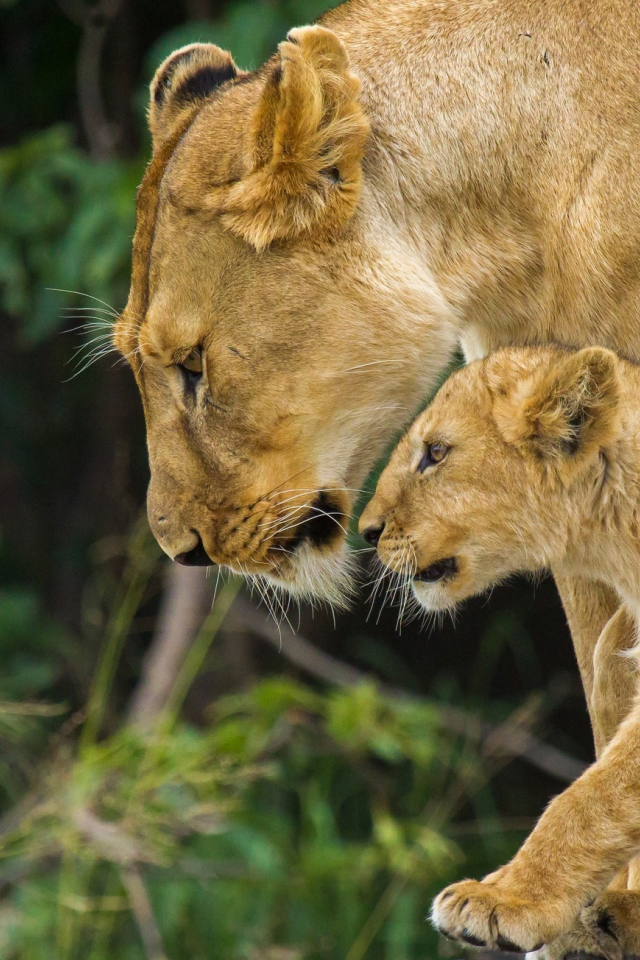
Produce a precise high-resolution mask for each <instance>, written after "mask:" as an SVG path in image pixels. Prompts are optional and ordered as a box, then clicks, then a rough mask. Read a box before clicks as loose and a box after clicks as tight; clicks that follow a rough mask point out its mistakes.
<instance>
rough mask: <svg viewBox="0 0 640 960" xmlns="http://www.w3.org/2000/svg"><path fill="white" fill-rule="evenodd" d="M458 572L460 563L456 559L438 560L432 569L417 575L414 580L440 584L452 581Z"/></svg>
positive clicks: (429, 568)
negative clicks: (441, 581)
mask: <svg viewBox="0 0 640 960" xmlns="http://www.w3.org/2000/svg"><path fill="white" fill-rule="evenodd" d="M457 572H458V561H457V560H456V558H455V557H447V558H446V559H445V560H436V562H435V563H432V564H431V566H430V567H427V568H426V569H425V570H420V572H419V573H416V575H415V577H414V578H413V579H414V580H416V581H418V583H438V581H439V580H450V579H451V578H452V577H454V576H455V575H456V573H457Z"/></svg>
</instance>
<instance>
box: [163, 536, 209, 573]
mask: <svg viewBox="0 0 640 960" xmlns="http://www.w3.org/2000/svg"><path fill="white" fill-rule="evenodd" d="M173 559H174V560H175V562H176V563H182V564H184V566H185V567H211V566H213V560H212V559H211V557H210V556H209V554H208V553H207V551H206V550H205V548H204V546H203V544H202V540H201V539H200V536H199V535H198V542H197V544H196V545H195V547H193V548H192V549H191V550H187V551H186V552H185V553H179V554H177V555H176V556H175V557H174V558H173Z"/></svg>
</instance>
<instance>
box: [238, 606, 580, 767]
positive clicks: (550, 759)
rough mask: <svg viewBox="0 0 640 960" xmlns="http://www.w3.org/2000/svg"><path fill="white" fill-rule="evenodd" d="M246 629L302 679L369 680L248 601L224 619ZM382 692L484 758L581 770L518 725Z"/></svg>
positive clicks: (393, 690)
mask: <svg viewBox="0 0 640 960" xmlns="http://www.w3.org/2000/svg"><path fill="white" fill-rule="evenodd" d="M234 628H235V629H236V630H242V629H247V628H248V629H250V630H251V632H252V633H254V634H255V635H256V636H257V637H259V638H260V639H261V640H263V641H264V642H266V643H268V644H270V645H271V646H272V647H275V649H276V650H277V651H278V652H279V653H281V654H282V655H283V656H285V657H286V658H287V660H289V661H290V662H291V663H293V664H295V665H296V666H297V667H299V668H300V669H301V670H304V671H305V672H306V673H309V674H311V675H312V676H314V677H317V678H318V679H320V680H324V681H326V682H327V683H333V684H335V685H336V686H339V687H352V686H354V685H355V684H357V683H362V682H363V681H364V680H370V679H371V677H370V676H369V675H368V674H366V673H363V672H362V671H361V670H358V669H357V668H356V667H352V666H350V665H349V664H346V663H343V662H342V661H340V660H337V659H336V658H335V657H332V656H331V655H330V654H328V653H325V652H324V651H323V650H319V649H318V648H317V647H316V646H314V645H313V644H312V643H310V642H309V641H308V640H306V639H305V638H304V637H302V636H300V634H296V633H293V632H292V631H291V630H290V629H289V628H287V627H284V626H282V627H280V628H278V627H277V626H276V625H275V624H273V623H271V622H270V621H267V620H265V619H264V613H263V612H261V611H260V610H257V609H255V608H254V607H252V606H251V605H250V604H249V603H248V602H247V601H246V600H242V599H239V600H238V601H237V602H236V604H235V607H234V609H233V610H232V611H231V613H230V614H229V617H228V618H227V621H226V624H225V629H227V630H231V629H234ZM376 682H377V684H378V687H379V688H380V690H381V691H382V692H383V693H384V694H385V695H386V696H388V697H391V698H393V699H401V700H417V701H419V702H422V703H425V702H429V703H430V704H431V705H433V707H434V709H436V710H437V711H438V714H439V715H440V717H441V719H442V722H443V724H444V725H445V726H446V727H447V728H448V729H449V730H451V731H452V732H453V733H456V734H460V735H462V736H465V737H469V738H470V739H472V740H476V741H477V742H478V743H481V744H483V748H484V750H485V751H486V752H491V753H496V752H498V751H500V752H503V753H505V754H507V755H511V756H513V757H516V756H520V757H522V758H523V759H525V760H527V761H528V762H529V763H530V764H531V765H532V766H534V767H537V769H538V770H542V771H543V772H544V773H546V774H549V775H550V776H552V777H555V778H556V779H558V780H562V781H565V782H572V781H573V780H575V779H576V777H579V776H580V774H581V773H582V772H583V771H584V770H585V766H586V765H585V764H584V763H582V761H581V760H578V759H576V758H575V757H572V756H570V755H569V754H567V753H564V751H562V750H558V749H557V747H554V746H552V745H551V744H548V743H544V742H543V741H542V740H539V739H538V738H537V737H536V736H534V735H533V734H532V733H531V732H530V730H528V729H526V727H525V726H523V723H522V722H520V721H515V722H514V723H507V724H502V725H500V726H499V727H495V726H494V725H493V724H491V723H488V722H487V721H486V720H483V719H482V718H481V717H479V716H477V715H476V714H471V713H468V712H467V711H465V710H461V709H460V708H459V707H452V706H451V705H450V704H446V703H440V702H438V701H436V700H433V701H425V700H424V699H423V698H420V697H417V696H415V695H413V694H411V693H408V692H407V691H406V690H402V689H400V688H398V687H394V686H391V685H389V684H385V683H380V682H379V681H376Z"/></svg>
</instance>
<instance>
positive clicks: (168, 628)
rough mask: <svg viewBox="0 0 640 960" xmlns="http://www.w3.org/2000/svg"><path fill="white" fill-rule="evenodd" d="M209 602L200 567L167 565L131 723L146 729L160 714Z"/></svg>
mask: <svg viewBox="0 0 640 960" xmlns="http://www.w3.org/2000/svg"><path fill="white" fill-rule="evenodd" d="M212 598H213V591H212V588H211V584H210V582H209V580H208V579H207V577H206V575H205V571H204V568H203V567H183V566H181V564H179V563H171V562H168V563H167V567H166V573H165V584H164V591H163V595H162V603H161V605H160V610H159V612H158V618H157V621H156V630H155V634H154V636H153V639H152V641H151V646H150V647H149V650H148V652H147V655H146V657H145V659H144V662H143V664H142V674H141V678H140V682H139V684H138V686H137V687H136V690H135V691H134V694H133V697H132V698H131V703H130V706H129V722H130V723H132V724H134V725H135V726H137V727H140V728H142V729H149V728H150V727H151V726H152V725H153V722H154V720H155V719H156V718H157V717H158V715H159V714H160V713H161V711H162V709H163V708H164V706H165V704H166V702H167V697H168V696H169V692H170V691H171V688H172V686H173V683H174V680H175V678H176V677H177V676H178V673H179V672H180V668H181V666H182V664H183V663H184V659H185V657H186V655H187V653H188V651H189V649H190V647H191V644H192V643H193V640H194V637H195V636H196V634H197V632H198V630H199V629H200V627H201V626H202V623H203V621H204V619H205V617H206V616H207V614H208V613H209V611H210V609H211V601H212Z"/></svg>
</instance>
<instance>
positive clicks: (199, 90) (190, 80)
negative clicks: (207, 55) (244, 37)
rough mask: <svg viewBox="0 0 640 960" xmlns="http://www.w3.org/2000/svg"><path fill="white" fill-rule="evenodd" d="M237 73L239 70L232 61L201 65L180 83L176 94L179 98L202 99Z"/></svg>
mask: <svg viewBox="0 0 640 960" xmlns="http://www.w3.org/2000/svg"><path fill="white" fill-rule="evenodd" d="M236 75H237V70H236V68H235V65H234V64H233V63H232V62H231V61H230V62H229V63H225V64H223V65H221V66H219V67H213V66H206V67H200V69H199V70H196V71H195V73H192V74H190V75H189V76H188V77H187V78H186V80H184V81H183V82H182V83H181V84H180V86H179V87H178V89H177V90H176V94H175V95H176V97H177V98H178V99H179V100H202V99H204V97H208V96H209V94H210V93H212V92H213V91H214V90H216V89H217V88H218V87H221V86H222V84H223V83H227V81H228V80H233V79H234V77H235V76H236Z"/></svg>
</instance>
